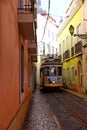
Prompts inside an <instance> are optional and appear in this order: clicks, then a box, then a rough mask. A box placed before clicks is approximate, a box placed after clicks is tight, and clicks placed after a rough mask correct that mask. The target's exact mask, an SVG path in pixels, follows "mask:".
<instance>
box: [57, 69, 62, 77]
mask: <svg viewBox="0 0 87 130" xmlns="http://www.w3.org/2000/svg"><path fill="white" fill-rule="evenodd" d="M58 75H60V76H61V75H62V67H58Z"/></svg>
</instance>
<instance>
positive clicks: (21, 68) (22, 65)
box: [20, 44, 24, 93]
mask: <svg viewBox="0 0 87 130" xmlns="http://www.w3.org/2000/svg"><path fill="white" fill-rule="evenodd" d="M20 53H21V55H20V56H21V57H20V60H21V61H20V63H21V67H20V82H21V83H20V85H21V93H23V92H24V46H23V44H21V52H20Z"/></svg>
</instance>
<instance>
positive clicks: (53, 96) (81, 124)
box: [45, 93, 87, 130]
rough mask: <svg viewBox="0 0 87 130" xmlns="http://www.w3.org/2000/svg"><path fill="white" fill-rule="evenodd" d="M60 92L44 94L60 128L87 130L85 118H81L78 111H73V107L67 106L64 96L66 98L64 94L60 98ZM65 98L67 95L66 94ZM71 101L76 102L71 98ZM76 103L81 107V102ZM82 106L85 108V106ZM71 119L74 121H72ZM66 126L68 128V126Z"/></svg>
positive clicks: (65, 129) (63, 129)
mask: <svg viewBox="0 0 87 130" xmlns="http://www.w3.org/2000/svg"><path fill="white" fill-rule="evenodd" d="M61 94H63V93H61ZM61 94H60V93H47V94H46V95H45V96H46V99H47V101H48V104H49V106H50V107H51V109H52V110H53V111H54V113H55V115H56V116H57V118H59V121H60V124H61V128H62V130H75V129H76V130H87V120H84V119H83V118H81V116H80V115H79V114H78V112H77V113H76V111H73V108H72V107H71V106H69V104H67V103H65V101H66V100H64V98H66V96H65V95H64V96H65V97H63V98H62V97H61ZM67 98H69V97H68V96H67ZM67 100H68V99H67ZM71 100H72V99H71ZM69 102H70V100H69V101H68V103H69ZM72 102H73V105H74V104H75V103H76V102H74V101H73V100H72ZM77 105H79V107H81V104H78V103H77ZM82 108H83V109H84V108H85V109H86V106H85V107H82ZM63 118H64V119H63ZM67 118H68V119H69V120H68V119H67ZM72 120H73V121H74V122H72ZM67 121H68V122H67ZM72 123H73V124H72ZM70 125H73V126H70ZM68 126H69V127H70V128H68ZM73 127H74V128H73Z"/></svg>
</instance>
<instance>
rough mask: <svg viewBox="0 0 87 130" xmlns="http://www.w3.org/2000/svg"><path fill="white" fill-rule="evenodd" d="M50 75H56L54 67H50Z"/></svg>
mask: <svg viewBox="0 0 87 130" xmlns="http://www.w3.org/2000/svg"><path fill="white" fill-rule="evenodd" d="M50 75H53V76H55V75H56V68H55V67H51V69H50Z"/></svg>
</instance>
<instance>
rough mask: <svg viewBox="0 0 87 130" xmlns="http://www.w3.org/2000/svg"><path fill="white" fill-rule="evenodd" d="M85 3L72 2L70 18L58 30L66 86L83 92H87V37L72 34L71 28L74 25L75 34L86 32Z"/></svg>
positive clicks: (69, 11)
mask: <svg viewBox="0 0 87 130" xmlns="http://www.w3.org/2000/svg"><path fill="white" fill-rule="evenodd" d="M84 4H86V2H85V1H83V0H81V1H79V0H76V1H72V3H70V6H69V9H68V11H67V14H69V18H67V19H66V20H65V21H64V22H63V23H62V25H61V26H60V28H59V32H58V46H59V58H60V61H61V62H62V63H63V79H64V87H67V88H69V89H72V90H75V91H79V92H81V93H86V92H87V87H86V86H87V83H86V80H87V79H86V77H87V76H86V73H85V72H86V65H87V64H86V61H85V60H86V53H85V52H87V51H86V47H85V45H86V39H85V38H84V37H81V35H79V37H78V36H74V35H71V34H70V32H69V28H70V26H71V25H72V26H73V27H74V34H85V31H84V26H86V25H85V23H84V20H83V17H84V13H83V12H84Z"/></svg>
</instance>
